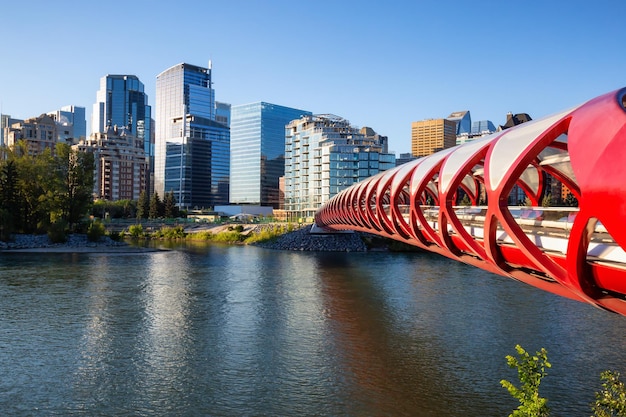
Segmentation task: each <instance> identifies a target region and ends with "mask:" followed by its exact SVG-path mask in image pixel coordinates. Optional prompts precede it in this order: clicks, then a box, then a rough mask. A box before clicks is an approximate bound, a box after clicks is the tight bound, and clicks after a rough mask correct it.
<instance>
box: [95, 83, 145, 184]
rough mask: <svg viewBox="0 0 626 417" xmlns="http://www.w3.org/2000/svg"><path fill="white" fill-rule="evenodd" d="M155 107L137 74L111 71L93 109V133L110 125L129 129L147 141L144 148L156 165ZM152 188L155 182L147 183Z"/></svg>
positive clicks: (105, 129)
mask: <svg viewBox="0 0 626 417" xmlns="http://www.w3.org/2000/svg"><path fill="white" fill-rule="evenodd" d="M152 123H153V119H152V107H151V106H150V105H148V96H147V95H146V94H145V92H144V85H143V83H142V82H141V81H139V78H137V77H136V76H135V75H124V74H118V75H115V74H107V75H106V76H104V77H102V78H101V79H100V90H98V92H97V93H96V103H95V104H94V105H93V112H92V113H91V133H102V134H104V133H107V132H108V128H109V127H114V126H117V127H119V128H121V127H123V128H125V129H127V130H128V131H129V132H130V133H131V134H132V135H133V136H135V137H136V138H137V139H140V140H141V141H142V142H143V148H144V152H145V153H146V156H147V157H148V158H149V161H148V166H149V170H150V171H152V170H153V167H154V147H153V146H152V143H151V139H152V130H153V124H152ZM146 186H147V187H148V188H151V184H146Z"/></svg>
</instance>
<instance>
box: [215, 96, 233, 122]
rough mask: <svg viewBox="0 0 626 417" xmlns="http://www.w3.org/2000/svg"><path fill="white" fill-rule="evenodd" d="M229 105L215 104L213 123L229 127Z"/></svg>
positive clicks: (217, 102)
mask: <svg viewBox="0 0 626 417" xmlns="http://www.w3.org/2000/svg"><path fill="white" fill-rule="evenodd" d="M230 107H231V106H230V104H228V103H222V102H219V101H216V102H215V121H216V122H218V123H221V124H223V125H224V126H228V127H230Z"/></svg>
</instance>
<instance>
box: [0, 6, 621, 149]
mask: <svg viewBox="0 0 626 417" xmlns="http://www.w3.org/2000/svg"><path fill="white" fill-rule="evenodd" d="M29 6H36V7H34V8H33V7H28V8H26V7H24V6H23V5H20V4H15V3H10V4H7V5H5V6H3V15H5V16H10V17H11V18H10V19H6V20H5V22H4V23H3V25H2V26H1V27H0V36H1V37H2V39H4V40H5V41H7V42H8V43H9V44H14V45H16V46H22V47H25V48H28V47H32V46H34V45H39V44H42V43H43V40H47V39H54V40H56V41H58V42H57V43H55V44H51V45H48V46H46V47H42V48H37V53H36V54H34V53H33V54H31V53H24V54H17V55H15V57H16V58H15V59H12V60H8V61H5V63H6V64H5V65H3V66H2V68H0V112H1V113H4V114H10V115H11V116H12V117H14V118H20V119H24V118H28V117H34V116H37V115H39V114H42V113H46V112H48V111H50V110H52V109H56V108H60V107H62V106H65V105H76V106H81V107H85V108H86V109H87V110H88V114H86V118H87V121H88V123H89V120H90V119H91V114H90V113H91V111H90V110H91V107H92V105H93V103H94V101H95V100H94V94H95V92H96V91H97V89H98V84H99V80H100V78H101V77H102V76H104V75H106V74H132V75H136V76H137V77H138V78H139V79H140V80H141V81H142V82H143V83H144V84H145V90H146V94H147V95H148V98H149V103H148V104H149V105H151V106H154V105H155V97H156V96H155V89H156V76H157V75H158V74H159V73H160V72H161V71H162V69H163V68H169V67H171V66H172V65H176V64H178V63H181V62H187V63H190V64H193V65H198V66H207V65H208V61H209V60H211V61H212V62H213V68H214V82H215V88H216V90H218V91H219V100H220V101H222V102H226V103H229V104H232V105H241V104H247V103H253V102H257V101H266V102H271V103H278V104H280V105H284V106H290V107H294V108H306V109H309V110H310V111H312V112H313V113H332V114H340V115H342V116H343V117H345V118H346V119H348V120H349V121H350V122H351V123H352V124H353V125H355V126H373V127H375V129H376V131H377V132H379V133H380V134H382V135H386V136H388V137H389V144H390V145H389V146H390V150H392V151H394V152H396V153H402V152H408V151H409V150H410V146H411V123H412V122H414V121H418V120H423V119H428V118H441V117H446V116H447V115H448V114H450V113H451V112H455V111H463V110H469V111H471V113H472V117H473V119H475V120H491V121H493V123H494V124H496V125H498V124H503V123H504V121H505V119H506V113H507V112H513V113H528V114H530V115H531V116H532V117H533V119H535V118H541V117H543V116H547V115H550V114H553V113H556V112H558V111H561V110H563V109H566V108H570V107H572V106H574V105H578V104H580V103H582V102H584V101H586V100H588V99H590V98H591V97H595V96H597V95H599V94H602V93H605V92H608V91H612V90H614V89H617V88H620V87H623V86H624V85H626V82H625V80H624V77H623V75H622V73H621V71H622V70H621V69H622V68H623V67H624V64H625V63H626V58H624V57H623V56H622V54H619V53H618V52H619V51H620V50H621V48H622V47H623V46H622V42H621V41H622V40H623V38H624V36H623V34H622V33H621V32H620V31H621V27H622V26H621V18H622V16H624V12H626V4H624V3H622V2H615V1H611V2H609V1H605V2H596V3H588V2H574V3H572V2H564V1H556V2H550V3H549V4H544V3H541V4H540V3H536V4H535V3H532V2H531V3H525V4H524V6H523V7H519V5H514V4H510V5H505V4H499V3H498V4H496V3H491V2H472V3H465V2H458V1H453V2H451V3H450V2H448V3H446V8H447V9H448V10H451V11H453V12H451V13H447V12H446V13H442V11H441V5H440V3H437V2H427V3H424V2H419V3H417V2H416V3H415V4H412V3H408V2H407V3H404V2H400V3H396V4H389V5H386V6H385V7H384V8H381V7H378V5H377V4H363V3H360V2H359V3H356V2H350V1H349V2H342V3H341V4H336V3H330V2H321V3H319V2H318V3H316V4H315V6H314V7H313V6H311V7H305V6H298V7H294V6H293V4H292V3H289V2H284V1H274V2H271V3H270V4H256V3H253V2H246V1H244V2H238V3H233V4H225V3H216V4H210V5H207V4H206V3H203V2H197V1H190V2H188V3H186V10H193V11H194V12H193V13H190V14H186V13H184V11H181V13H171V12H170V10H169V9H166V8H159V7H150V8H146V7H144V6H143V5H142V4H141V2H131V3H126V2H125V3H122V2H120V1H117V0H114V1H112V2H110V3H109V6H107V10H116V9H118V8H123V9H124V10H125V16H132V17H133V23H132V24H131V25H128V26H126V27H125V30H124V31H109V30H95V29H94V28H96V25H94V22H95V21H96V20H95V19H98V18H100V16H99V15H100V14H101V13H102V10H100V8H99V7H98V6H97V5H96V4H89V3H85V4H81V7H80V8H76V7H74V6H71V4H70V3H69V2H66V1H60V2H55V3H49V2H42V1H34V2H31V3H29ZM32 10H37V13H32V12H31V11H32ZM101 17H102V18H106V16H101ZM25 21H28V22H29V23H28V27H29V29H28V30H24V27H23V26H22V25H23V23H22V22H25ZM207 21H210V25H207V24H205V23H206V22H207ZM294 22H295V23H294ZM182 27H184V28H185V30H179V29H180V28H182ZM129 39H141V40H142V43H141V45H142V47H141V48H135V47H132V46H130V47H129V43H128V40H129ZM63 40H66V41H67V42H65V43H64V42H62V41H63ZM97 45H106V49H104V48H102V49H100V48H98V47H97ZM63 48H65V49H63ZM68 57H71V59H68ZM9 61H10V62H9Z"/></svg>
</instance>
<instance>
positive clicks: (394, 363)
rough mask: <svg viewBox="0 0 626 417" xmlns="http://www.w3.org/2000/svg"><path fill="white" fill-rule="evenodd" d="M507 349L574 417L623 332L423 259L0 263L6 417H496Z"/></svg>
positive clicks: (482, 275) (240, 257)
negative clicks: (543, 366)
mask: <svg viewBox="0 0 626 417" xmlns="http://www.w3.org/2000/svg"><path fill="white" fill-rule="evenodd" d="M518 343H519V344H521V345H522V346H523V347H525V348H526V349H527V350H529V351H531V352H534V351H535V350H538V349H540V348H541V347H545V348H546V349H547V350H548V356H549V360H550V361H551V362H552V364H553V367H552V369H550V370H549V375H548V376H547V377H546V378H545V379H544V381H543V383H542V390H543V395H544V396H546V397H547V398H548V399H549V404H550V406H551V407H552V415H554V416H570V417H571V416H588V415H590V414H591V410H590V407H589V404H590V403H591V402H592V401H593V399H594V392H595V391H597V390H599V389H600V385H601V381H600V372H601V371H603V370H606V369H613V370H616V371H620V372H624V364H625V363H626V361H625V359H626V346H625V345H626V318H623V317H620V316H617V315H614V314H611V313H608V312H604V311H601V310H597V309H595V308H594V307H591V306H588V305H586V304H582V303H578V302H575V301H571V300H567V299H564V298H558V297H556V296H553V295H550V294H548V293H544V292H541V291H539V290H536V289H534V288H531V287H528V286H525V285H523V284H520V283H516V282H514V281H512V280H509V279H506V278H502V277H499V276H495V275H491V274H488V273H486V272H483V271H481V270H479V269H476V268H473V267H469V266H465V265H463V264H460V263H456V262H453V261H450V260H447V259H446V258H443V257H440V256H437V255H432V254H424V253H404V254H402V253H380V252H373V253H313V252H278V251H271V250H267V249H261V248H255V247H250V246H218V245H207V246H190V247H186V248H185V247H179V248H177V249H176V250H172V251H167V252H153V253H144V254H132V255H120V254H32V253H24V254H18V253H3V254H0V370H1V372H0V410H2V413H3V414H4V415H11V416H32V415H36V416H38V415H43V416H49V415H54V416H74V415H79V416H99V415H102V416H122V415H123V416H131V415H132V416H155V415H160V416H313V415H317V416H463V417H467V416H481V417H482V416H505V415H508V413H509V412H511V411H512V410H513V409H514V408H515V407H516V406H517V403H516V401H515V400H514V399H513V398H511V397H510V396H509V394H508V393H507V392H506V390H505V389H504V388H502V387H501V386H500V383H499V381H500V380H501V379H509V380H511V381H514V382H517V372H516V370H513V369H510V368H508V367H507V366H506V363H505V359H504V357H505V355H507V354H514V353H515V350H514V346H515V344H518Z"/></svg>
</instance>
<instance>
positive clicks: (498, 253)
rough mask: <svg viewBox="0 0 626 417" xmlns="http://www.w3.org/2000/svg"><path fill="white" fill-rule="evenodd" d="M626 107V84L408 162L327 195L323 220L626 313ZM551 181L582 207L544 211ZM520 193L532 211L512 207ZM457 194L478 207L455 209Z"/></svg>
mask: <svg viewBox="0 0 626 417" xmlns="http://www.w3.org/2000/svg"><path fill="white" fill-rule="evenodd" d="M625 107H626V88H624V89H621V90H617V91H614V92H611V93H608V94H605V95H602V96H600V97H597V98H595V99H592V100H590V101H588V102H586V103H584V104H582V105H580V106H577V107H575V108H572V109H569V110H566V111H563V112H561V113H558V114H555V115H552V116H548V117H545V118H543V119H538V120H533V121H530V122H527V123H524V124H521V125H518V126H516V127H513V128H510V129H507V130H504V131H501V132H496V133H494V134H492V135H490V136H487V137H484V138H481V139H478V140H475V141H473V142H468V143H465V144H463V145H459V146H456V147H454V148H450V149H445V150H443V151H440V152H438V153H435V154H433V155H430V156H428V157H424V158H420V159H417V160H415V161H411V162H409V163H406V164H403V165H400V166H398V167H396V168H394V169H391V170H388V171H385V172H382V173H380V174H378V175H376V176H373V177H371V178H369V179H367V180H366V181H362V182H360V183H358V184H355V185H353V186H352V187H350V188H348V189H346V190H344V191H342V192H341V193H339V194H337V195H336V196H334V197H333V198H331V199H330V200H329V201H328V202H327V203H326V204H324V205H323V206H322V207H321V208H320V209H319V210H318V211H317V213H316V216H315V223H316V225H317V226H319V227H321V228H324V229H327V230H346V229H351V230H356V231H363V232H369V233H374V234H377V235H380V236H384V237H388V238H392V239H395V240H398V241H402V242H405V243H408V244H411V245H415V246H418V247H420V248H422V249H425V250H428V251H432V252H436V253H439V254H441V255H444V256H447V257H449V258H452V259H455V260H458V261H461V262H465V263H467V264H470V265H473V266H476V267H479V268H482V269H485V270H487V271H490V272H493V273H496V274H500V275H504V276H507V277H511V278H513V279H516V280H519V281H521V282H524V283H526V284H529V285H532V286H535V287H537V288H540V289H543V290H546V291H549V292H552V293H554V294H557V295H561V296H565V297H568V298H571V299H575V300H579V301H583V302H588V303H591V304H593V305H595V306H598V307H601V308H604V309H607V310H610V311H613V312H617V313H619V314H622V315H626V253H624V249H625V248H626V108H625ZM547 178H554V179H556V180H558V181H560V182H561V183H562V184H563V185H564V186H565V187H567V188H568V189H569V190H570V192H571V193H572V194H573V196H574V197H575V198H576V199H577V200H578V208H577V209H574V211H573V212H569V213H565V212H564V211H562V212H558V210H557V211H556V212H557V214H555V213H554V210H555V209H551V210H548V209H545V210H542V209H540V208H539V207H538V206H539V205H540V203H541V200H542V198H543V196H545V195H546V179H547ZM514 186H518V187H519V188H521V189H522V190H523V191H524V193H525V195H526V197H527V200H529V201H530V203H531V205H532V206H534V207H535V209H534V210H531V209H530V208H527V209H524V208H521V207H515V208H512V207H510V206H509V205H508V199H509V194H510V193H511V191H512V189H513V187H514ZM461 191H462V192H461ZM460 195H466V196H467V199H468V200H469V202H470V204H471V207H459V206H458V200H459V196H460ZM467 199H466V201H467ZM529 211H530V212H531V213H535V215H534V216H532V215H523V214H522V215H520V212H522V213H524V212H529ZM538 213H541V214H539V215H537V214H538ZM563 214H565V215H563ZM556 217H559V218H558V219H557V218H556ZM563 219H565V220H563ZM559 220H561V221H559Z"/></svg>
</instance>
